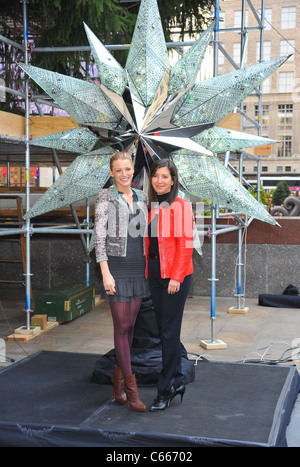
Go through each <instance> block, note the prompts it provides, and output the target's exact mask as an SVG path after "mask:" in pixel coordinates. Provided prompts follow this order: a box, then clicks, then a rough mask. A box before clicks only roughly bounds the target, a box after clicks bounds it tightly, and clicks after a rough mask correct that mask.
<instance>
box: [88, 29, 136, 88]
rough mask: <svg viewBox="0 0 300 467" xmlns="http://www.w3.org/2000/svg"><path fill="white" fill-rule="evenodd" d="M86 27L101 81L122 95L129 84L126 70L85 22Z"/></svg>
mask: <svg viewBox="0 0 300 467" xmlns="http://www.w3.org/2000/svg"><path fill="white" fill-rule="evenodd" d="M84 27H85V32H86V35H87V38H88V40H89V43H90V46H91V49H92V53H93V56H94V59H95V63H96V66H97V70H98V73H99V78H100V80H101V83H102V84H104V86H106V87H107V88H108V89H110V90H111V91H114V92H115V93H117V94H119V95H120V96H122V95H123V93H124V91H125V88H126V84H127V78H126V73H125V71H124V70H123V68H122V67H121V65H119V63H118V62H117V60H116V59H115V58H114V57H113V56H112V55H111V53H110V52H109V51H108V50H107V49H106V48H105V47H104V45H103V44H102V43H101V42H100V41H99V39H98V38H97V37H96V36H95V34H94V33H93V32H92V31H91V30H90V28H89V27H88V26H87V25H86V24H84Z"/></svg>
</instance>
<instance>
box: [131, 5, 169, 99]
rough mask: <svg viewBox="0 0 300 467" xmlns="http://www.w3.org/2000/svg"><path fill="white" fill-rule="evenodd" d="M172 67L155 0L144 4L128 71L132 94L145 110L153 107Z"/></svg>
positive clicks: (135, 31) (140, 11)
mask: <svg viewBox="0 0 300 467" xmlns="http://www.w3.org/2000/svg"><path fill="white" fill-rule="evenodd" d="M168 66H169V60H168V52H167V47H166V43H165V39H164V33H163V28H162V25H161V20H160V15H159V11H158V7H157V3H156V0H148V1H142V2H141V5H140V9H139V14H138V18H137V22H136V25H135V30H134V33H133V37H132V42H131V47H130V49H129V53H128V58H127V62H126V66H125V69H126V70H127V73H128V80H129V84H130V90H131V92H132V94H134V97H135V98H136V99H137V100H138V102H139V103H140V104H142V105H143V106H144V107H147V106H148V105H150V104H151V103H152V101H153V98H154V96H155V94H156V91H157V88H158V86H159V84H160V82H161V80H162V78H163V76H164V74H165V71H166V69H167V68H168Z"/></svg>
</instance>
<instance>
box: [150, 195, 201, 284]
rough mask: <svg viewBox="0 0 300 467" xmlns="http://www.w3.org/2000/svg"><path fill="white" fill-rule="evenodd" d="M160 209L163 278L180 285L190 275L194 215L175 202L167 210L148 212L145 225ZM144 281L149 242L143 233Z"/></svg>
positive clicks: (178, 200)
mask: <svg viewBox="0 0 300 467" xmlns="http://www.w3.org/2000/svg"><path fill="white" fill-rule="evenodd" d="M157 209H159V217H158V226H157V235H158V249H159V259H160V269H161V277H162V278H170V279H175V280H177V281H179V282H183V280H184V278H185V276H187V275H189V274H192V273H193V270H194V269H193V261H192V254H193V213H192V209H191V206H190V204H189V202H188V201H187V200H185V199H182V198H176V199H175V201H174V202H173V203H172V204H171V205H170V206H168V207H167V208H164V207H160V208H155V209H152V210H151V211H150V212H149V218H148V224H149V223H150V222H151V220H152V218H153V216H154V215H155V213H156V212H157ZM145 244H146V260H147V261H146V277H148V259H149V244H150V240H149V237H148V236H147V233H146V239H145Z"/></svg>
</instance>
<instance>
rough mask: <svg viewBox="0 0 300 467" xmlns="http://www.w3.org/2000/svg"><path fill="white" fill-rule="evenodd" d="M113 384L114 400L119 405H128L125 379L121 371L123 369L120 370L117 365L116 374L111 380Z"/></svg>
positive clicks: (115, 367)
mask: <svg viewBox="0 0 300 467" xmlns="http://www.w3.org/2000/svg"><path fill="white" fill-rule="evenodd" d="M111 382H112V384H113V387H114V398H115V401H116V402H117V403H118V404H122V405H124V404H126V399H127V398H126V394H125V391H124V377H123V373H122V371H121V368H119V367H118V366H117V365H115V366H114V374H113V377H112V379H111Z"/></svg>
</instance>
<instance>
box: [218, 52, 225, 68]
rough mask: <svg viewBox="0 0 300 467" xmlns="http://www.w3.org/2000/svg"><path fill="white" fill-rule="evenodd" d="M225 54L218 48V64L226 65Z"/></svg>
mask: <svg viewBox="0 0 300 467" xmlns="http://www.w3.org/2000/svg"><path fill="white" fill-rule="evenodd" d="M224 58H225V57H224V55H223V54H222V52H221V50H218V65H224V62H225V60H224Z"/></svg>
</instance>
